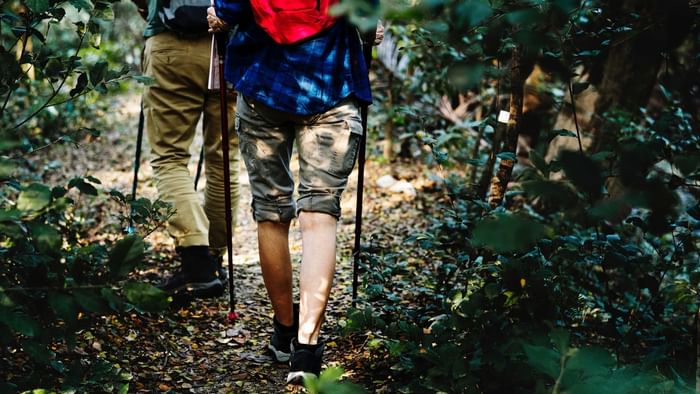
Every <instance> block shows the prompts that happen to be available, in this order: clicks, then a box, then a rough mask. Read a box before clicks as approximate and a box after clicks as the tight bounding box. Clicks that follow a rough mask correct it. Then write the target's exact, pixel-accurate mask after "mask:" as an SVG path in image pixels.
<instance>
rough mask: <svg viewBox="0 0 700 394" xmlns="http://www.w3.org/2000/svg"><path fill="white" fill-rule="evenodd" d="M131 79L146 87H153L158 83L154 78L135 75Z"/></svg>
mask: <svg viewBox="0 0 700 394" xmlns="http://www.w3.org/2000/svg"><path fill="white" fill-rule="evenodd" d="M131 78H132V79H133V80H135V81H136V82H138V83H140V84H142V85H145V86H149V85H153V84H154V83H155V82H156V80H155V79H154V78H153V77H148V76H145V75H134V76H132V77H131Z"/></svg>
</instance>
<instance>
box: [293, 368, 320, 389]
mask: <svg viewBox="0 0 700 394" xmlns="http://www.w3.org/2000/svg"><path fill="white" fill-rule="evenodd" d="M312 377H314V378H316V377H317V376H316V375H315V374H313V373H311V372H304V371H295V372H290V373H288V374H287V384H294V385H297V386H301V385H303V384H304V380H305V379H308V378H312Z"/></svg>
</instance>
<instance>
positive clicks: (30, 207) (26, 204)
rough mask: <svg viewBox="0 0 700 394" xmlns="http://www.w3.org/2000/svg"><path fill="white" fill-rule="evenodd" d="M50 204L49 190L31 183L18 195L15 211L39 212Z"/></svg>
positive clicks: (39, 184)
mask: <svg viewBox="0 0 700 394" xmlns="http://www.w3.org/2000/svg"><path fill="white" fill-rule="evenodd" d="M50 203H51V189H49V188H48V186H46V185H42V184H41V183H32V184H31V185H29V186H27V187H26V188H25V189H24V190H22V192H21V193H20V194H19V197H18V198H17V209H19V210H21V211H24V212H35V211H40V210H42V209H44V208H46V206H48V205H49V204H50Z"/></svg>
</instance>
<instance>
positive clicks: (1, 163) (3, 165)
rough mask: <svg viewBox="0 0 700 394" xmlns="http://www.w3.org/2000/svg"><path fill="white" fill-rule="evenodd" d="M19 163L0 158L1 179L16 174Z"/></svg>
mask: <svg viewBox="0 0 700 394" xmlns="http://www.w3.org/2000/svg"><path fill="white" fill-rule="evenodd" d="M16 169H17V163H15V162H14V161H12V160H10V159H5V158H0V179H7V178H10V177H11V176H12V174H14V172H15V170H16Z"/></svg>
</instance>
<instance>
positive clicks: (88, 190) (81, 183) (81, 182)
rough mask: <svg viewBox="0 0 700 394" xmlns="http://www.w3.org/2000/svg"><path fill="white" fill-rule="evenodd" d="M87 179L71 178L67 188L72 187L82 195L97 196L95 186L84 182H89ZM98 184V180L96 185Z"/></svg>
mask: <svg viewBox="0 0 700 394" xmlns="http://www.w3.org/2000/svg"><path fill="white" fill-rule="evenodd" d="M89 178H90V177H88V178H80V177H76V178H73V179H71V180H70V182H68V187H74V188H76V189H78V190H80V192H81V193H83V194H87V195H90V196H97V194H98V191H97V189H96V188H95V186H93V185H92V184H90V183H88V182H85V179H88V180H89ZM92 179H95V178H92ZM99 182H100V181H99V180H98V181H97V183H99Z"/></svg>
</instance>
